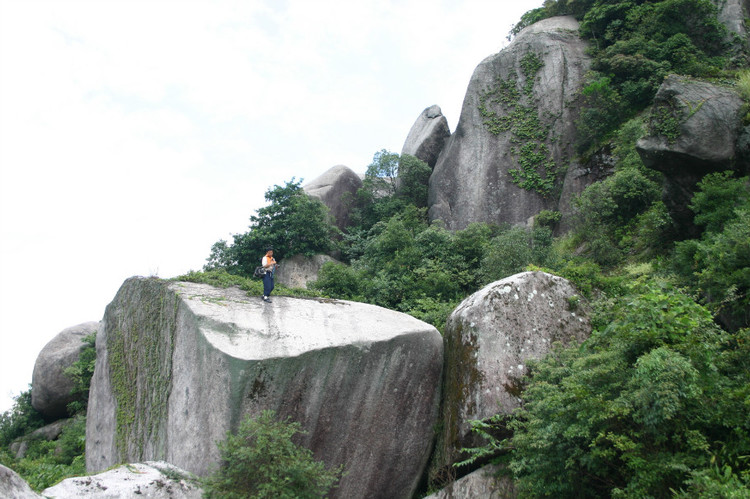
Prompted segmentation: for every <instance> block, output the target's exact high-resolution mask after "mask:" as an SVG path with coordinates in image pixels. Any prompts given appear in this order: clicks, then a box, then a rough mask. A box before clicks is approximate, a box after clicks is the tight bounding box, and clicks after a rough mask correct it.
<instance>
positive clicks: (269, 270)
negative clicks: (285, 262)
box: [260, 247, 277, 303]
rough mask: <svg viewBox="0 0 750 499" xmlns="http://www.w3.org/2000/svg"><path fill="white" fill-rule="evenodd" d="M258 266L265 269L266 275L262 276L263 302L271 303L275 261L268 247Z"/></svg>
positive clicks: (271, 250)
mask: <svg viewBox="0 0 750 499" xmlns="http://www.w3.org/2000/svg"><path fill="white" fill-rule="evenodd" d="M260 264H261V265H262V266H263V268H264V269H266V273H265V275H264V276H263V301H264V302H267V303H271V291H273V287H274V286H273V274H274V272H276V266H277V265H276V259H275V258H274V257H273V248H271V247H268V248H267V249H266V256H264V257H263V258H262V259H261V261H260Z"/></svg>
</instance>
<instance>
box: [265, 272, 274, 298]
mask: <svg viewBox="0 0 750 499" xmlns="http://www.w3.org/2000/svg"><path fill="white" fill-rule="evenodd" d="M271 291H273V275H271V273H270V272H266V275H264V276H263V296H271Z"/></svg>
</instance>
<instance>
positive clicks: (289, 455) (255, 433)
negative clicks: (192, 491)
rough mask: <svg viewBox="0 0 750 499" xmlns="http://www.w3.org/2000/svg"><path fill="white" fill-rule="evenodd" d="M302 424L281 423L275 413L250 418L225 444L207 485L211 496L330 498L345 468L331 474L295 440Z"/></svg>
mask: <svg viewBox="0 0 750 499" xmlns="http://www.w3.org/2000/svg"><path fill="white" fill-rule="evenodd" d="M298 433H302V432H301V430H300V424H299V423H297V422H290V421H289V420H288V419H287V420H285V421H279V420H277V419H276V415H275V413H274V412H273V411H263V412H262V413H261V414H260V415H259V416H258V417H257V418H250V417H248V418H246V419H245V420H244V421H242V423H240V427H239V430H238V431H237V434H236V435H233V434H231V433H228V434H227V439H226V440H225V441H224V442H220V443H219V452H220V454H221V467H220V468H219V469H218V470H217V471H216V472H214V473H213V474H212V475H210V476H209V477H207V478H206V479H204V480H203V489H204V495H205V497H209V498H222V499H235V498H236V499H240V498H258V499H261V498H267V499H312V498H319V497H325V495H326V494H327V493H328V491H329V490H330V489H331V488H332V487H334V486H335V485H336V483H338V481H339V479H340V478H341V476H342V472H343V470H342V468H334V469H326V467H325V465H324V463H323V462H321V461H316V460H315V459H314V458H313V455H312V452H311V451H310V450H309V449H306V448H304V447H301V446H299V445H296V444H295V443H294V442H292V438H293V437H294V436H295V435H296V434H298Z"/></svg>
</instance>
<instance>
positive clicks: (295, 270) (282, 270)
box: [274, 255, 336, 289]
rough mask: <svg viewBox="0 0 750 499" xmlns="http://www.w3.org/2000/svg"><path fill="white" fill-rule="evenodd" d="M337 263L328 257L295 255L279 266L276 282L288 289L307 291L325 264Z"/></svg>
mask: <svg viewBox="0 0 750 499" xmlns="http://www.w3.org/2000/svg"><path fill="white" fill-rule="evenodd" d="M335 261H336V260H334V259H333V258H331V257H330V256H328V255H314V256H312V257H309V258H308V257H305V256H304V255H294V256H293V257H291V258H285V259H284V261H283V262H282V264H281V265H279V269H278V270H277V271H276V274H275V275H274V280H275V281H276V282H277V283H279V284H283V285H284V286H286V287H288V288H303V289H307V283H308V282H310V281H314V280H316V279H317V278H318V273H319V272H320V268H321V267H322V266H323V264H325V263H328V262H335Z"/></svg>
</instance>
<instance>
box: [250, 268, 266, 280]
mask: <svg viewBox="0 0 750 499" xmlns="http://www.w3.org/2000/svg"><path fill="white" fill-rule="evenodd" d="M265 275H266V269H265V268H264V267H255V272H253V277H261V278H262V277H265Z"/></svg>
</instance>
